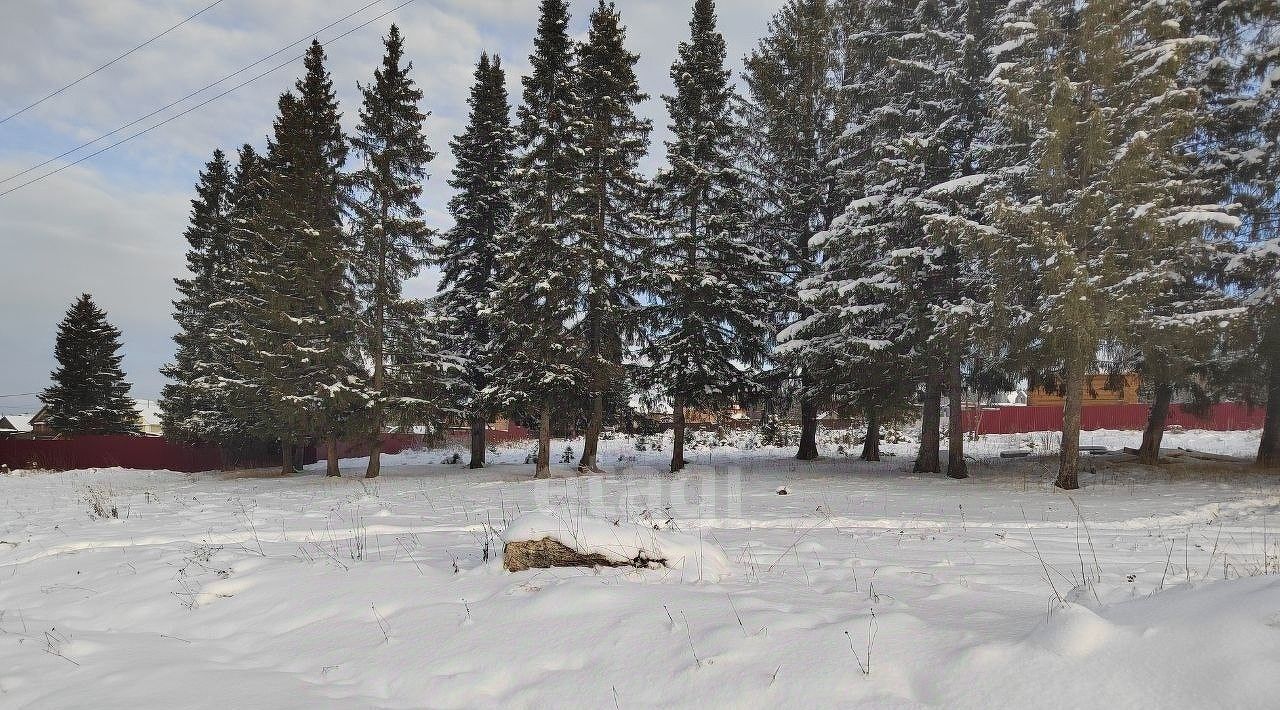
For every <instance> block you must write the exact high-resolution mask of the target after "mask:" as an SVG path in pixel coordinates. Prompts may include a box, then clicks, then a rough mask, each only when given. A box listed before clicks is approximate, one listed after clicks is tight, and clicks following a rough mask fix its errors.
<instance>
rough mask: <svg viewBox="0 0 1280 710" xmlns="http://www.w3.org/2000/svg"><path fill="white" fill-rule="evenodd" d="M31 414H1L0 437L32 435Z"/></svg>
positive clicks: (9, 437)
mask: <svg viewBox="0 0 1280 710" xmlns="http://www.w3.org/2000/svg"><path fill="white" fill-rule="evenodd" d="M32 431H33V427H32V426H31V415H29V414H0V439H15V438H19V437H27V436H31V434H32Z"/></svg>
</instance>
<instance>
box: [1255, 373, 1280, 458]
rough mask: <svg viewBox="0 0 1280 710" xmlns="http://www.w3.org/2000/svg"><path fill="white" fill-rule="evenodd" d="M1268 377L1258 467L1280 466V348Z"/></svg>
mask: <svg viewBox="0 0 1280 710" xmlns="http://www.w3.org/2000/svg"><path fill="white" fill-rule="evenodd" d="M1269 369H1270V373H1269V374H1268V377H1267V418H1266V420H1265V421H1264V422H1263V424H1262V441H1260V442H1258V458H1257V461H1256V463H1257V465H1259V466H1266V467H1275V466H1280V348H1277V349H1276V351H1275V352H1273V353H1271V363H1270V368H1269Z"/></svg>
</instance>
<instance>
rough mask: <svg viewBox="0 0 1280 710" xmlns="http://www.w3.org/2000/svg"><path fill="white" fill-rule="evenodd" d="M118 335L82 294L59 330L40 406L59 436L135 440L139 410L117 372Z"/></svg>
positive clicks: (89, 298)
mask: <svg viewBox="0 0 1280 710" xmlns="http://www.w3.org/2000/svg"><path fill="white" fill-rule="evenodd" d="M119 351H120V331H119V330H117V329H116V328H115V326H113V325H111V324H110V323H108V322H107V314H106V313H104V312H103V311H102V310H101V309H100V308H98V306H97V305H95V304H94V302H93V299H92V298H91V297H90V296H89V294H87V293H86V294H82V295H81V296H80V298H78V299H76V302H75V303H74V304H72V306H71V308H70V309H68V310H67V315H66V317H65V318H63V319H62V322H61V323H59V324H58V335H57V339H56V341H55V343H54V346H53V354H54V357H55V358H57V360H58V367H57V369H55V370H54V371H53V372H51V373H50V374H49V377H50V379H52V380H53V384H51V385H49V387H47V388H45V390H44V392H43V393H41V395H40V401H42V402H44V406H45V407H46V408H47V409H48V422H49V426H50V427H51V428H52V429H53V430H54V431H55V432H57V433H58V434H61V435H64V436H75V435H79V434H138V433H139V430H138V410H137V409H136V408H135V407H134V403H133V400H132V399H131V398H130V397H129V383H128V382H125V379H124V371H123V370H121V369H120V360H121V357H122V356H121V355H120V352H119Z"/></svg>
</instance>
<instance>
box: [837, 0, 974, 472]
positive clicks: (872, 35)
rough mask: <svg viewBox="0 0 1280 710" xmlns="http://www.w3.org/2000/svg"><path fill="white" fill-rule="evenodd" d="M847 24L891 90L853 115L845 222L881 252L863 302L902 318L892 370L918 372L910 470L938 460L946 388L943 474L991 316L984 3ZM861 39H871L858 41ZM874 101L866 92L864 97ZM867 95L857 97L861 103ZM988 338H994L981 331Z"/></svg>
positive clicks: (944, 2) (908, 10)
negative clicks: (857, 27) (851, 205)
mask: <svg viewBox="0 0 1280 710" xmlns="http://www.w3.org/2000/svg"><path fill="white" fill-rule="evenodd" d="M865 7H866V13H867V16H868V21H869V24H866V25H864V29H863V30H861V31H858V32H855V34H854V35H853V41H854V43H855V44H856V45H857V50H856V53H857V55H858V56H859V59H860V63H859V66H860V67H862V66H866V59H865V58H863V55H867V54H868V53H869V54H870V57H871V58H872V61H873V62H875V61H877V60H879V62H880V63H881V66H880V67H879V68H873V70H872V77H871V82H870V83H871V84H872V86H873V87H874V89H875V93H876V94H879V95H881V96H885V97H890V98H888V99H886V100H884V101H882V102H881V105H873V106H872V107H871V108H870V110H869V111H866V112H865V113H864V114H862V115H860V116H859V119H858V121H857V130H856V131H851V132H850V143H851V145H850V146H849V148H850V157H849V158H847V159H846V161H845V163H844V166H845V168H846V170H847V171H849V172H850V173H858V175H857V177H858V178H859V179H858V180H856V182H857V183H858V184H859V189H857V190H855V189H854V188H853V187H850V188H849V192H850V194H853V195H856V196H857V200H858V202H859V204H860V205H861V206H862V209H860V210H859V212H860V215H859V216H858V218H857V219H856V220H854V221H852V222H851V224H852V225H853V226H854V228H855V229H856V231H857V232H858V234H860V235H862V236H863V237H864V238H865V237H870V238H873V239H875V240H876V241H877V243H879V244H880V245H881V246H880V247H879V250H880V252H881V254H883V255H884V258H882V259H880V260H878V261H876V262H873V263H874V264H876V266H874V267H872V268H871V269H870V270H869V275H868V278H869V279H870V280H871V281H872V282H875V283H879V284H880V285H881V287H880V288H879V289H877V293H878V295H879V297H880V298H879V299H876V300H874V301H873V303H875V304H876V305H879V306H881V307H882V308H884V309H885V311H886V312H890V313H896V314H898V317H899V318H900V319H901V322H900V323H899V324H898V325H897V326H896V327H895V328H894V331H895V333H896V336H895V337H894V338H893V348H892V350H893V352H895V353H896V354H897V357H898V358H899V361H898V367H897V368H896V371H897V372H898V373H900V376H902V375H905V376H908V377H911V378H913V379H914V378H919V379H920V380H921V382H922V385H923V387H922V391H923V398H924V411H923V414H924V416H923V417H922V422H921V437H920V455H919V456H918V457H917V461H916V466H915V469H916V470H917V471H920V472H925V471H931V472H932V471H938V470H939V468H940V465H939V460H938V451H937V448H938V443H939V419H938V415H939V412H940V406H939V405H940V402H939V398H940V394H941V392H942V390H944V389H945V390H946V392H947V394H948V404H949V406H948V411H949V420H950V421H949V427H948V428H949V432H950V433H949V438H948V446H947V448H948V456H947V475H948V476H950V477H952V478H965V477H966V476H967V475H968V474H967V466H966V465H965V457H964V436H963V404H964V400H963V393H964V391H965V382H964V377H963V374H964V372H965V371H966V370H969V371H973V370H974V369H975V368H974V365H975V363H976V362H977V360H978V356H979V355H980V352H981V344H982V342H983V340H984V338H982V337H980V336H981V335H984V333H982V330H983V329H982V328H980V327H979V326H981V325H986V324H988V323H990V322H991V319H990V318H989V317H988V316H989V303H988V302H989V300H990V298H989V297H990V283H989V280H988V279H987V278H986V267H985V265H984V264H983V263H982V259H981V255H982V250H980V249H977V248H975V247H974V245H973V243H972V242H973V240H974V234H975V230H977V231H979V232H980V231H981V230H988V229H990V228H989V227H988V226H987V225H985V224H984V223H983V220H984V219H985V217H986V210H985V209H984V207H985V205H984V204H983V203H982V199H981V198H982V191H981V187H982V185H983V183H984V182H985V180H986V176H985V175H984V174H983V173H982V172H981V171H982V170H984V169H985V168H986V167H987V163H988V162H989V161H988V160H987V157H988V156H987V153H988V152H989V151H988V150H987V147H986V146H985V133H986V132H987V130H988V126H987V123H988V121H987V119H986V117H987V115H988V112H987V110H986V106H985V104H986V99H987V96H986V92H985V91H984V88H985V86H986V84H987V76H988V75H989V74H990V71H991V67H990V66H989V61H988V56H989V55H988V52H987V49H988V47H986V46H985V42H986V41H988V38H990V37H991V36H992V34H993V32H992V30H993V27H992V24H993V19H994V18H993V16H992V15H993V13H991V12H990V10H989V7H990V4H989V3H984V2H980V0H968V1H958V0H926V1H925V2H920V3H917V4H915V5H911V6H907V5H902V4H901V3H892V2H879V1H877V2H870V3H867V4H866V6H865ZM868 50H870V51H869V52H868ZM873 100H874V99H873ZM861 105H863V106H866V103H865V102H864V103H863V104H861ZM989 340H996V341H998V340H999V339H997V338H990V339H989Z"/></svg>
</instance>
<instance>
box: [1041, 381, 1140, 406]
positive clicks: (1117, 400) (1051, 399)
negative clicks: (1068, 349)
mask: <svg viewBox="0 0 1280 710" xmlns="http://www.w3.org/2000/svg"><path fill="white" fill-rule="evenodd" d="M1109 379H1110V376H1109V375H1091V376H1090V378H1089V382H1088V384H1086V385H1085V388H1084V402H1083V406H1085V407H1094V406H1101V405H1116V404H1137V403H1138V385H1139V384H1141V380H1140V379H1139V377H1138V376H1137V375H1136V374H1133V373H1130V374H1128V375H1125V376H1124V387H1123V388H1122V389H1120V390H1119V391H1117V390H1110V389H1107V382H1108V380H1109ZM1063 399H1064V398H1063V397H1060V396H1059V395H1058V394H1057V393H1055V392H1046V391H1045V390H1044V389H1043V388H1040V387H1037V388H1035V389H1033V390H1030V391H1028V392H1027V406H1029V407H1061V406H1062V403H1063Z"/></svg>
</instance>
